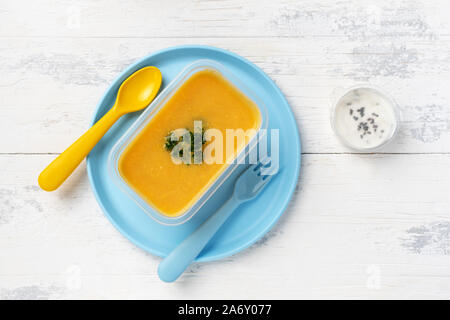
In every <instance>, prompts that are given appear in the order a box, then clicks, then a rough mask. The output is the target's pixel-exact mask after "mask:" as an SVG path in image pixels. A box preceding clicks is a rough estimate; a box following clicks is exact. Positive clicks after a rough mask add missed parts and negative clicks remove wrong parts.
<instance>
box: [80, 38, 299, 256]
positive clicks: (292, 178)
mask: <svg viewBox="0 0 450 320" xmlns="http://www.w3.org/2000/svg"><path fill="white" fill-rule="evenodd" d="M198 59H211V60H215V61H217V62H219V63H221V64H222V65H224V66H225V67H226V68H228V69H229V70H230V71H231V72H233V74H235V76H237V77H238V78H239V79H240V80H241V81H242V82H243V83H245V84H246V85H247V86H248V87H249V88H250V89H251V90H252V91H253V92H255V94H257V95H258V96H259V97H260V98H261V99H262V100H263V101H264V102H265V104H266V107H267V109H268V113H269V129H272V128H277V129H279V130H280V131H279V134H280V172H279V173H278V175H277V176H276V177H274V178H273V179H272V181H271V182H270V184H269V185H268V186H267V187H266V188H265V189H264V190H263V191H262V192H261V194H260V195H258V197H257V198H256V199H254V200H253V201H251V202H248V203H245V204H243V205H241V206H240V207H239V208H238V209H237V211H236V212H235V213H234V214H233V215H232V216H231V218H230V219H229V220H228V221H227V222H226V224H225V225H224V226H223V227H222V228H221V229H220V231H219V232H218V233H217V234H216V235H215V237H214V238H213V239H212V240H211V242H210V243H209V244H208V246H207V247H206V248H205V249H204V250H203V251H202V253H201V254H200V255H199V256H198V257H197V260H196V261H211V260H217V259H221V258H224V257H227V256H230V255H232V254H234V253H237V252H239V251H241V250H243V249H245V248H247V247H248V246H250V245H251V244H253V243H254V242H256V241H257V240H258V239H260V238H261V237H262V236H263V235H264V234H265V233H267V232H268V231H269V230H270V229H271V228H272V226H273V225H274V224H275V222H276V221H277V220H278V218H279V217H280V216H281V215H282V214H283V211H284V210H285V209H286V206H287V204H288V203H289V200H290V199H291V197H292V194H293V193H294V189H295V186H296V184H297V180H298V175H299V171H300V155H301V151H300V138H299V133H298V129H297V124H296V121H295V119H294V116H293V114H292V111H291V109H290V108H289V105H288V103H287V101H286V99H285V98H284V96H283V94H282V93H281V91H280V90H279V89H278V87H277V86H276V85H275V84H274V83H273V81H272V80H271V79H270V78H269V77H268V76H267V75H266V74H265V73H264V72H263V71H261V70H260V69H259V68H258V67H256V66H255V65H254V64H252V63H251V62H249V61H247V60H245V59H243V58H242V57H240V56H238V55H236V54H234V53H231V52H228V51H225V50H222V49H218V48H214V47H208V46H179V47H172V48H168V49H164V50H161V51H158V52H155V53H153V54H151V55H149V56H147V57H145V58H143V59H141V60H139V61H138V62H136V63H134V64H133V65H131V66H130V67H128V68H127V69H126V70H125V71H124V72H123V73H122V74H121V75H120V76H119V77H118V78H117V79H116V80H115V81H114V82H113V84H112V85H111V86H110V87H109V88H108V90H107V91H106V93H105V95H104V96H103V98H102V99H101V101H100V103H99V104H98V106H97V109H96V110H95V114H94V117H93V119H92V122H91V125H92V124H94V123H95V122H96V121H97V120H98V119H99V118H100V117H101V116H103V115H104V114H105V113H106V111H107V110H109V108H110V107H111V106H112V105H113V104H114V100H115V98H116V94H117V90H118V89H119V86H120V84H121V83H122V82H123V81H124V80H125V79H126V78H127V77H128V76H129V75H130V74H132V73H133V72H135V71H136V70H138V69H140V68H143V67H145V66H150V65H152V66H156V67H158V68H159V69H160V70H161V72H162V75H163V84H162V86H163V87H164V86H165V85H167V84H168V83H169V82H170V81H171V80H172V79H173V78H174V77H175V76H176V75H177V74H178V73H179V72H180V71H181V70H182V69H183V68H184V67H186V66H187V65H188V64H190V63H192V62H194V61H196V60H198ZM140 113H141V112H136V113H133V114H129V115H125V116H124V117H122V118H121V119H120V120H119V121H118V122H117V123H116V124H115V125H114V126H113V127H112V128H111V129H110V130H109V131H108V133H107V134H106V135H105V136H104V137H103V138H102V140H101V141H100V142H99V143H98V144H97V146H96V147H95V148H94V149H93V150H92V151H91V153H90V154H89V156H88V159H87V170H88V175H89V181H90V183H91V186H92V190H93V191H94V194H95V197H96V199H97V201H98V203H99V204H100V207H101V208H102V210H103V212H104V213H105V214H106V216H107V217H108V219H109V220H110V221H111V222H112V223H113V225H114V226H115V227H116V228H117V229H118V230H119V231H120V232H121V233H122V234H123V235H124V236H125V237H127V238H128V239H129V240H130V241H132V242H133V243H134V244H136V245H137V246H139V247H140V248H142V249H144V250H146V251H148V252H150V253H152V254H155V255H158V256H162V257H164V256H166V255H167V254H168V253H169V252H170V251H171V250H172V249H173V248H174V247H175V246H176V245H177V244H178V243H180V241H182V240H183V239H184V238H185V237H186V236H187V235H188V234H190V233H191V232H192V231H193V230H195V229H196V228H197V226H198V225H199V224H201V223H202V222H203V221H204V219H205V218H206V217H208V215H210V214H211V213H213V212H214V211H215V210H217V209H218V208H219V207H220V206H221V205H222V204H223V202H224V201H225V200H226V199H227V198H228V197H230V196H231V192H232V187H233V182H234V180H235V178H236V176H237V175H238V174H239V172H240V170H235V171H236V173H234V174H233V175H232V176H230V177H229V178H228V179H227V181H226V182H225V183H224V184H223V185H222V186H221V187H220V189H219V190H218V191H217V192H216V193H215V194H214V196H212V197H211V198H210V199H209V200H208V202H207V203H206V204H205V205H204V206H203V207H202V209H201V210H200V211H199V212H198V213H197V214H196V215H195V216H194V217H193V218H192V219H190V220H189V221H188V222H186V223H184V224H182V225H178V226H165V225H161V224H159V223H158V222H156V221H154V220H153V219H151V218H150V217H149V216H148V215H146V214H145V213H144V212H143V210H142V209H141V208H140V207H138V205H137V204H136V203H135V202H134V201H133V200H132V199H131V198H129V197H128V196H127V195H126V194H125V193H123V192H122V191H121V189H119V187H118V186H116V185H115V184H114V183H113V182H112V179H111V177H110V176H109V172H108V168H107V163H108V157H109V154H110V151H111V148H112V147H113V146H114V144H115V143H116V142H117V140H118V139H119V138H120V137H121V136H122V135H123V134H124V133H125V131H126V130H127V129H128V128H129V127H130V126H131V124H132V123H133V122H134V121H135V120H136V119H137V117H138V116H139V115H140Z"/></svg>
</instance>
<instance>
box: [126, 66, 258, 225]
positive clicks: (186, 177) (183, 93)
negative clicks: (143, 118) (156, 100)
mask: <svg viewBox="0 0 450 320" xmlns="http://www.w3.org/2000/svg"><path fill="white" fill-rule="evenodd" d="M196 120H200V121H202V123H203V127H204V129H217V130H219V131H220V132H221V133H222V135H223V137H224V139H225V137H226V130H227V129H243V130H244V131H245V130H249V129H254V130H257V129H259V127H260V125H261V114H260V112H259V109H258V108H257V106H256V105H255V103H254V102H253V101H251V100H250V99H248V98H247V97H246V96H245V95H244V94H242V93H241V92H240V91H239V90H238V89H237V88H235V87H234V85H232V84H231V83H230V82H229V81H228V80H226V79H225V78H223V77H222V76H221V75H220V73H218V72H216V71H214V70H203V71H199V72H197V73H195V74H194V75H193V76H191V77H190V78H189V79H187V80H186V81H185V82H184V83H183V84H182V85H181V86H180V87H179V88H178V89H177V91H176V92H175V93H174V94H173V96H172V97H171V98H169V100H168V101H167V102H166V104H165V105H164V106H162V108H161V109H160V110H159V111H158V112H157V114H156V115H155V116H154V117H153V118H152V119H151V120H150V121H149V123H148V124H147V125H146V126H145V127H144V128H143V129H142V131H141V132H140V133H139V134H138V136H137V137H136V138H135V139H134V140H133V141H132V142H131V143H130V145H129V146H128V147H127V148H126V149H125V150H124V152H123V153H122V155H121V157H120V159H119V172H120V175H121V176H122V177H123V178H124V179H125V181H126V182H127V183H128V185H129V186H130V187H131V188H132V189H133V190H134V191H135V192H137V193H138V194H139V195H140V196H141V197H142V198H143V199H145V200H146V201H147V202H148V203H149V204H150V205H152V206H153V207H154V208H155V209H157V210H158V211H159V212H161V213H163V214H164V215H166V216H169V217H175V216H179V215H181V214H183V213H184V211H185V210H186V209H188V208H189V207H190V206H191V205H193V204H194V203H195V201H196V200H197V199H198V198H199V197H200V196H201V194H202V193H203V192H204V191H205V190H206V189H207V188H208V187H209V186H210V185H211V184H212V183H213V182H214V181H215V179H216V178H217V177H218V176H219V175H220V173H222V172H223V170H225V168H226V167H227V166H228V164H227V163H226V160H227V159H225V161H223V162H222V163H213V164H207V163H204V162H203V163H201V164H185V163H181V164H180V163H178V164H177V163H175V162H174V161H173V158H172V156H171V153H170V152H169V151H168V150H167V149H166V148H165V142H166V141H167V140H166V139H167V135H168V133H169V132H172V131H173V130H176V129H179V128H186V129H188V130H193V126H194V121H196ZM208 143H211V142H207V143H206V144H205V146H207V145H208ZM247 143H248V139H246V141H245V142H243V143H240V144H239V143H236V145H235V146H234V151H235V154H237V153H238V152H239V151H241V150H242V149H243V148H244V147H245V145H246V144H247ZM223 149H224V150H223V154H224V158H225V154H226V151H225V142H224V143H223ZM228 160H229V159H228Z"/></svg>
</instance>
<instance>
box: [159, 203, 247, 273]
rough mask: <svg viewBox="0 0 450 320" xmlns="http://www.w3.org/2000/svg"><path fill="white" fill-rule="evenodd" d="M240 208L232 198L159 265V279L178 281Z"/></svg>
mask: <svg viewBox="0 0 450 320" xmlns="http://www.w3.org/2000/svg"><path fill="white" fill-rule="evenodd" d="M238 206H239V202H238V201H237V200H235V199H234V197H231V198H230V200H228V201H227V202H226V203H225V204H224V205H223V206H222V207H221V208H220V209H219V210H218V211H217V212H216V213H214V214H213V215H212V216H211V217H209V218H208V220H206V221H205V222H203V224H202V225H201V226H200V227H199V228H198V229H197V230H195V231H194V232H193V233H191V234H190V235H189V236H188V237H187V238H186V239H184V240H183V242H182V243H181V244H180V245H178V246H177V247H176V248H175V249H174V250H173V251H172V252H171V253H170V254H169V255H168V256H167V257H166V258H165V259H164V260H163V261H162V262H161V263H160V264H159V267H158V275H159V278H160V279H161V280H163V281H165V282H173V281H175V280H176V279H178V277H179V276H180V275H181V274H182V273H183V272H184V270H185V269H186V268H187V267H188V266H189V265H190V264H191V262H192V261H194V259H195V258H196V257H197V256H198V255H199V254H200V252H201V251H202V250H203V248H204V247H205V246H206V245H207V244H208V242H209V240H211V238H212V237H213V236H214V235H215V234H216V232H217V230H219V228H220V227H221V226H222V225H223V224H224V223H225V221H226V220H227V219H228V218H229V217H230V216H231V214H232V213H233V211H234V210H235V209H236V208H237V207H238Z"/></svg>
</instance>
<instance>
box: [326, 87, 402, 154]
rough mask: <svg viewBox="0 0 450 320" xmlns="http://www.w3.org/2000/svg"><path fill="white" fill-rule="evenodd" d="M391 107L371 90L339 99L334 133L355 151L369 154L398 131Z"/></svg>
mask: <svg viewBox="0 0 450 320" xmlns="http://www.w3.org/2000/svg"><path fill="white" fill-rule="evenodd" d="M394 108H395V106H394V105H393V103H392V102H391V101H390V100H389V99H388V98H386V97H385V96H384V95H383V94H381V93H380V92H378V91H376V90H375V89H372V88H358V89H354V90H351V91H349V92H347V93H346V94H345V95H344V96H343V97H342V98H341V99H339V101H338V103H337V105H336V107H335V110H334V116H333V125H334V129H335V131H336V133H337V134H338V135H339V137H340V138H341V139H342V140H344V142H345V143H346V144H347V145H349V146H350V147H353V148H355V149H360V150H369V149H373V148H376V147H378V146H380V145H382V144H384V143H385V142H386V141H387V140H389V139H390V138H392V136H393V134H394V133H395V130H396V127H397V117H396V114H395V110H394Z"/></svg>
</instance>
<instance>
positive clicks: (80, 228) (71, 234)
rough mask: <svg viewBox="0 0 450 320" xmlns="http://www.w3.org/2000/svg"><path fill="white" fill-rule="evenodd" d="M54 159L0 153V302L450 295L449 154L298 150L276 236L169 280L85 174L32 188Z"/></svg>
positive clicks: (82, 172)
mask: <svg viewBox="0 0 450 320" xmlns="http://www.w3.org/2000/svg"><path fill="white" fill-rule="evenodd" d="M51 158H52V156H51V155H28V156H21V155H2V156H0V166H1V167H2V168H3V170H2V171H1V172H0V192H1V193H0V262H1V263H0V298H23V297H30V298H121V297H122V298H169V299H172V298H187V297H188V296H189V298H192V299H203V298H207V297H215V298H333V297H334V298H364V297H367V298H447V297H448V292H449V290H450V274H449V269H448V264H449V263H450V255H449V254H450V232H449V230H450V222H449V221H450V199H449V197H448V185H449V184H450V172H449V170H448V163H449V161H450V155H366V156H361V155H346V154H340V155H305V156H304V157H303V160H304V161H303V171H302V174H301V177H300V184H299V188H298V192H297V194H296V195H295V197H294V199H293V202H292V203H291V205H290V207H289V209H288V210H287V212H286V213H285V215H284V216H283V218H282V219H281V221H280V222H279V223H278V224H277V226H276V227H275V228H274V230H273V231H271V232H270V233H269V234H268V235H267V236H266V237H265V238H264V239H262V240H261V241H259V242H258V243H257V244H256V245H254V246H253V247H252V248H250V249H248V250H246V251H244V252H242V253H240V254H237V255H235V256H233V257H230V258H228V259H225V260H223V261H220V262H215V263H207V264H197V265H194V266H193V267H192V268H191V269H190V270H189V271H188V272H187V273H186V274H185V275H184V276H183V277H182V278H181V279H180V281H179V282H177V283H176V284H174V285H167V284H164V283H161V282H160V281H159V280H158V278H157V276H156V273H155V272H156V268H157V264H158V263H159V261H160V260H159V258H156V257H153V256H151V255H149V254H146V253H144V252H143V251H142V250H140V249H137V248H136V247H134V245H132V244H131V243H130V242H128V241H127V240H126V239H125V238H123V237H122V236H121V235H120V234H119V233H118V232H117V231H116V230H115V229H114V228H113V226H112V225H111V224H110V223H109V222H108V220H107V219H106V218H105V217H104V216H103V214H102V213H101V212H100V209H99V208H98V205H97V204H96V203H95V200H94V198H93V196H92V195H91V193H90V192H89V191H88V189H89V186H88V182H87V177H86V175H85V173H84V170H83V169H80V170H78V171H77V173H76V174H75V176H74V177H71V179H70V180H69V181H68V182H67V184H66V185H64V186H63V187H62V189H60V190H58V191H56V192H54V193H45V192H44V191H41V190H39V188H38V187H37V186H36V175H37V172H38V171H39V170H40V169H41V167H42V166H44V165H45V164H46V163H47V162H48V161H49V160H50V159H51ZM430 190H432V191H430ZM238 284H239V285H238ZM186 286H189V290H188V291H189V292H188V293H187V292H186V290H184V289H185V288H186ZM238 286H239V290H237V288H238ZM183 288H184V289H183Z"/></svg>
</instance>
